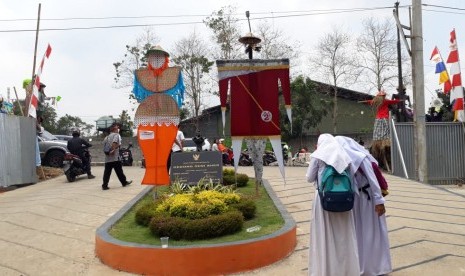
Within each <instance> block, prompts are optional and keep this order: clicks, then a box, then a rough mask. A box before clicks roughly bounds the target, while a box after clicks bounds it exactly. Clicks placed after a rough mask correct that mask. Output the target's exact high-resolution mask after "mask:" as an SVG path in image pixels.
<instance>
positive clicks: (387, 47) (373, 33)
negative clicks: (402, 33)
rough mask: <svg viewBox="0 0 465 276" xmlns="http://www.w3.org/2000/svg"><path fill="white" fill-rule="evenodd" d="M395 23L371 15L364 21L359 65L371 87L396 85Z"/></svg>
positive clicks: (358, 44) (358, 48) (359, 46)
mask: <svg viewBox="0 0 465 276" xmlns="http://www.w3.org/2000/svg"><path fill="white" fill-rule="evenodd" d="M393 26H395V24H392V22H391V21H390V20H388V19H386V20H384V21H383V22H381V21H380V20H378V19H375V18H373V17H370V18H368V19H366V20H364V21H363V31H362V34H361V35H360V36H359V37H358V39H357V52H358V53H359V55H358V56H359V65H360V67H361V68H362V69H363V70H364V74H363V75H362V76H363V80H364V82H365V83H367V84H368V85H369V86H370V90H371V89H376V91H380V90H381V89H382V88H383V87H385V86H387V85H389V86H393V85H395V84H394V83H395V81H397V77H398V76H397V75H398V74H397V45H396V37H395V28H393Z"/></svg>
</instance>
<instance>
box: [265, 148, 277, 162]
mask: <svg viewBox="0 0 465 276" xmlns="http://www.w3.org/2000/svg"><path fill="white" fill-rule="evenodd" d="M276 161H277V159H276V156H275V155H274V152H272V151H268V150H266V151H265V153H264V154H263V166H268V165H270V164H271V163H273V162H276Z"/></svg>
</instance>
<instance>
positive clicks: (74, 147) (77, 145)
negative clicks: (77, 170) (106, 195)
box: [68, 128, 95, 179]
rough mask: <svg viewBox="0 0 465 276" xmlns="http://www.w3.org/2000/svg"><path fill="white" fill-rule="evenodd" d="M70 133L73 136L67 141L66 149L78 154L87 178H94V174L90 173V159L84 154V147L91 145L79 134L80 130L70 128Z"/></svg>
mask: <svg viewBox="0 0 465 276" xmlns="http://www.w3.org/2000/svg"><path fill="white" fill-rule="evenodd" d="M72 135H73V138H71V139H70V140H69V141H68V150H69V152H71V153H72V154H75V155H77V156H79V158H81V160H82V165H83V166H84V168H85V169H86V172H87V178H89V179H92V178H95V176H94V175H92V173H91V167H90V160H89V158H88V157H87V155H86V152H85V149H87V148H90V147H92V145H91V144H89V142H87V141H86V140H84V139H82V138H81V137H80V136H81V131H80V130H79V129H77V128H75V129H73V130H72Z"/></svg>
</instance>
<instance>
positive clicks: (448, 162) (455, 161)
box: [391, 122, 465, 184]
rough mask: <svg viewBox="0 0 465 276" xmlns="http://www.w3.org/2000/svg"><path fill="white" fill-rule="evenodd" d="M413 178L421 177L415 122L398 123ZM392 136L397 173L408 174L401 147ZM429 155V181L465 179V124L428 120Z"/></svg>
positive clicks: (409, 170) (403, 151) (394, 167)
mask: <svg viewBox="0 0 465 276" xmlns="http://www.w3.org/2000/svg"><path fill="white" fill-rule="evenodd" d="M396 130H397V135H398V137H399V144H400V147H401V149H402V154H403V157H404V161H405V165H406V168H407V173H408V176H409V179H417V172H416V166H415V152H414V149H415V145H414V126H413V123H396ZM393 135H394V132H393V131H391V136H392V139H391V141H392V143H391V144H392V147H391V153H392V156H391V157H392V159H391V160H392V170H393V174H394V175H397V176H401V177H405V176H404V170H403V168H402V164H401V159H400V155H399V152H398V147H397V144H396V141H395V138H394V137H393ZM426 146H427V150H426V154H427V159H428V162H427V166H428V179H429V184H457V183H464V182H465V128H464V126H463V125H462V124H461V123H452V122H447V123H446V122H441V123H426Z"/></svg>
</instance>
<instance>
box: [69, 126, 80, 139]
mask: <svg viewBox="0 0 465 276" xmlns="http://www.w3.org/2000/svg"><path fill="white" fill-rule="evenodd" d="M71 133H72V135H73V137H79V136H80V135H81V131H80V130H79V128H73V129H72V130H71Z"/></svg>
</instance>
